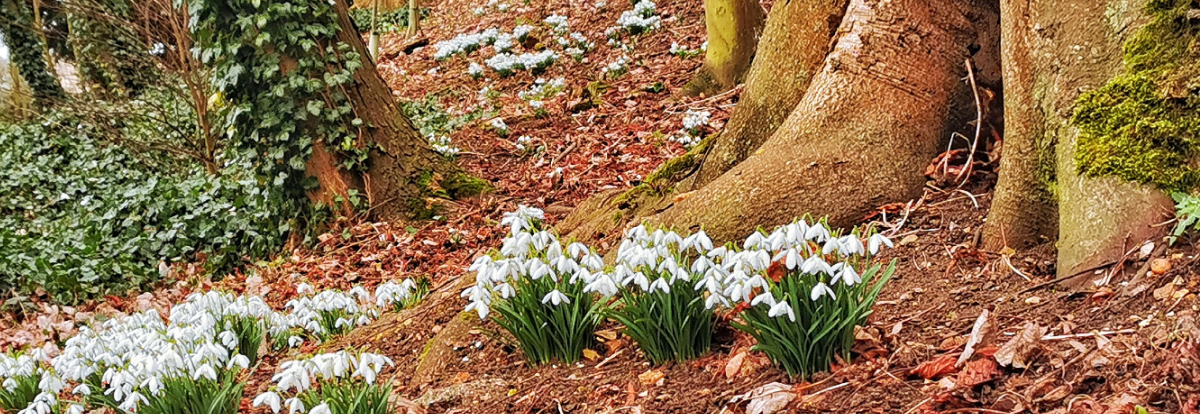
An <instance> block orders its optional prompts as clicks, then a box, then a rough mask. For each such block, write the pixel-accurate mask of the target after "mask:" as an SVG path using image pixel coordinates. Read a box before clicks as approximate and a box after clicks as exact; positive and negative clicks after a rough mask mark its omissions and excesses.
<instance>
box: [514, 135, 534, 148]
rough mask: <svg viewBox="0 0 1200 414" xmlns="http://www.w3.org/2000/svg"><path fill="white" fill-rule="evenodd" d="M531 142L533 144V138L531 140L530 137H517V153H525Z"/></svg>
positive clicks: (515, 144)
mask: <svg viewBox="0 0 1200 414" xmlns="http://www.w3.org/2000/svg"><path fill="white" fill-rule="evenodd" d="M531 142H533V138H530V137H529V135H521V136H519V137H517V142H515V143H513V146H515V147H517V151H525V149H526V148H527V147H528V145H529V144H530V143H531Z"/></svg>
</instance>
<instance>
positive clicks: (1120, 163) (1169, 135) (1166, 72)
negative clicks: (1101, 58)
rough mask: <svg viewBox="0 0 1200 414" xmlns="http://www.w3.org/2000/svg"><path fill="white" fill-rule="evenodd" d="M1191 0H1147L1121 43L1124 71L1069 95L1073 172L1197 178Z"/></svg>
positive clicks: (1184, 185)
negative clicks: (1075, 131)
mask: <svg viewBox="0 0 1200 414" xmlns="http://www.w3.org/2000/svg"><path fill="white" fill-rule="evenodd" d="M1192 3H1193V2H1192V0H1151V1H1149V2H1147V3H1146V12H1147V14H1148V15H1150V17H1151V22H1150V23H1148V24H1146V25H1145V26H1143V27H1142V28H1141V29H1139V30H1138V32H1137V33H1136V34H1135V35H1134V36H1132V37H1131V38H1129V39H1128V40H1127V41H1126V42H1125V44H1124V57H1123V58H1124V63H1125V72H1124V73H1122V74H1121V75H1118V76H1117V77H1115V78H1113V79H1112V80H1110V81H1109V82H1108V83H1107V84H1105V85H1104V86H1102V87H1100V88H1098V89H1096V90H1093V91H1089V92H1087V93H1084V94H1083V95H1081V96H1080V97H1079V100H1078V101H1077V102H1076V107H1075V112H1074V115H1073V119H1072V121H1073V123H1074V124H1075V125H1076V126H1077V127H1079V140H1078V143H1077V151H1076V154H1075V159H1076V163H1077V164H1078V168H1079V173H1080V174H1083V175H1089V176H1103V175H1115V176H1118V177H1122V178H1125V179H1128V180H1131V181H1135V182H1139V183H1143V184H1153V185H1156V186H1158V187H1160V188H1163V189H1165V190H1173V191H1187V190H1191V189H1194V188H1196V187H1197V185H1198V184H1200V168H1198V166H1197V163H1196V162H1195V161H1196V158H1197V157H1196V156H1197V154H1200V141H1198V140H1200V36H1198V35H1200V24H1198V23H1197V22H1196V21H1194V20H1192V19H1189V18H1188V11H1189V10H1190V9H1191V6H1192Z"/></svg>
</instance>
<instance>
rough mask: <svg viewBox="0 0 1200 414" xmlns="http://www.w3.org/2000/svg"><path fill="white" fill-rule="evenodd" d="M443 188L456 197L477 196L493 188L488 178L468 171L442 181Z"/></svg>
mask: <svg viewBox="0 0 1200 414" xmlns="http://www.w3.org/2000/svg"><path fill="white" fill-rule="evenodd" d="M442 188H445V189H446V193H447V194H449V195H450V197H452V198H454V199H462V198H466V197H473V196H477V195H480V194H483V193H486V192H489V191H491V190H492V186H491V184H488V182H487V180H484V179H482V178H478V177H475V176H473V175H471V174H467V173H463V172H460V173H455V174H452V175H450V178H447V179H445V180H443V181H442Z"/></svg>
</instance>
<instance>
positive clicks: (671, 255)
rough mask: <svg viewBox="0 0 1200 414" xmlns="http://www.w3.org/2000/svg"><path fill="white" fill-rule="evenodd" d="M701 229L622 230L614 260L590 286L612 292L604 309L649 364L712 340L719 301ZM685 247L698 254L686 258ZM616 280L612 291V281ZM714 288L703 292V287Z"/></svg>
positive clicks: (690, 352)
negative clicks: (609, 269)
mask: <svg viewBox="0 0 1200 414" xmlns="http://www.w3.org/2000/svg"><path fill="white" fill-rule="evenodd" d="M712 248H713V245H712V240H710V239H709V238H708V235H706V234H704V231H700V232H698V233H696V234H694V235H690V236H687V237H682V236H680V235H679V234H677V233H675V232H673V231H663V230H661V229H658V230H654V232H649V231H648V230H647V229H646V228H645V227H644V226H640V225H639V226H637V227H634V228H632V229H630V230H628V231H626V233H625V238H624V239H623V240H622V241H621V244H620V247H618V249H617V259H616V265H615V266H614V268H613V270H612V272H611V273H609V274H607V275H602V276H601V277H602V278H609V279H611V280H607V281H606V280H603V279H600V280H599V281H597V282H596V283H594V285H598V287H596V288H593V289H591V290H594V291H596V292H598V293H601V294H605V295H611V294H613V293H618V295H619V296H618V297H619V299H618V300H617V301H616V303H615V304H614V305H613V307H612V308H611V310H609V311H608V312H607V314H608V316H609V317H610V318H612V319H613V320H615V321H617V322H618V323H620V324H621V325H624V326H625V331H624V332H625V335H628V336H629V337H630V338H632V339H633V340H634V341H635V342H637V343H638V346H639V347H640V348H641V349H642V352H644V353H645V354H646V358H647V359H649V360H650V362H651V363H653V364H656V365H657V364H662V363H664V362H667V361H671V360H674V361H679V362H682V361H686V360H689V359H693V358H696V357H698V356H700V355H702V354H704V353H705V352H708V350H709V347H710V346H711V344H712V335H713V329H712V326H713V322H714V320H715V319H716V316H715V313H714V311H713V309H712V308H714V307H715V306H716V305H717V304H719V303H720V301H721V296H719V293H720V284H719V280H711V279H712V278H711V276H712V275H715V274H716V273H715V272H717V268H716V266H715V265H714V263H713V262H712V261H711V260H709V259H708V257H706V256H704V254H705V253H707V252H708V251H710V250H712ZM689 251H691V252H692V253H694V255H695V256H698V257H697V258H696V259H695V261H692V260H691V259H690V258H689ZM614 284H615V285H616V286H615V287H616V289H615V291H614V289H613V287H614V286H613V285H614ZM706 287H714V288H715V289H716V293H717V294H715V295H714V294H710V295H708V297H707V299H706V297H705V288H706Z"/></svg>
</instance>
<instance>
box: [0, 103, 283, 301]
mask: <svg viewBox="0 0 1200 414" xmlns="http://www.w3.org/2000/svg"><path fill="white" fill-rule="evenodd" d="M97 105H100V104H97ZM161 115H162V116H171V117H174V116H176V115H178V114H176V113H174V112H172V113H170V114H161ZM134 118H135V117H133V116H130V117H123V118H120V119H122V121H121V122H117V121H112V122H114V123H116V124H118V125H117V126H118V127H119V132H118V135H119V136H120V137H122V138H121V139H125V140H127V142H125V143H126V144H128V145H115V144H113V143H112V142H111V139H114V138H113V136H112V134H113V133H112V132H111V128H113V127H114V126H113V125H98V124H95V123H93V122H91V121H88V120H86V119H81V118H79V117H75V116H69V115H65V114H63V113H49V114H47V115H46V116H44V117H43V118H42V119H39V120H37V121H33V122H28V123H23V124H3V125H0V290H2V291H4V292H14V291H15V292H17V293H18V294H21V293H30V292H33V291H35V289H37V288H42V289H44V290H45V291H46V292H47V293H48V294H49V295H50V296H51V298H52V299H53V300H55V301H57V302H63V303H74V302H77V301H80V300H84V299H88V298H95V297H100V296H103V295H106V294H110V293H115V294H119V293H121V292H123V291H125V290H127V289H130V288H142V287H147V286H148V285H149V284H150V283H153V282H155V281H157V280H159V279H160V278H161V277H162V274H161V273H160V270H159V267H160V263H161V262H167V263H170V262H175V261H184V260H194V259H196V258H197V256H199V255H202V256H204V261H203V263H204V266H205V267H206V268H207V269H208V270H210V271H219V270H224V269H228V268H230V267H232V266H234V265H236V264H239V263H241V261H242V260H243V258H245V257H250V258H259V257H264V256H266V255H268V254H270V253H273V252H274V251H275V250H276V249H278V248H279V247H280V246H282V245H283V243H284V242H285V238H286V236H287V235H288V234H289V233H290V230H291V226H292V224H293V223H294V221H292V220H291V219H289V218H288V217H295V216H294V214H295V213H294V212H293V213H286V215H280V214H277V211H275V210H273V207H272V206H271V205H270V204H268V203H266V202H265V200H264V199H263V198H261V197H258V196H256V194H261V193H262V192H263V190H262V189H261V188H260V187H259V183H258V182H257V181H255V180H245V179H243V178H242V177H243V176H242V175H239V174H238V173H237V172H236V171H232V170H231V171H228V172H226V173H225V174H223V175H221V176H212V175H209V174H208V173H207V172H206V171H205V169H204V167H203V165H201V164H200V163H199V162H196V161H194V160H191V159H182V158H175V157H173V156H170V155H166V154H164V153H162V152H158V151H145V150H139V149H138V148H141V147H140V145H142V144H131V143H130V142H132V141H140V140H141V138H138V137H141V136H145V135H148V134H150V131H152V130H154V131H158V130H161V129H162V128H161V126H159V127H155V126H154V125H151V124H146V123H142V122H140V121H135V120H134ZM113 119H116V118H113ZM110 120H111V119H110ZM98 122H99V121H98ZM159 134H160V135H162V134H161V133H159ZM156 139H157V140H159V141H156V142H155V143H153V144H152V145H156V146H159V145H167V144H169V143H170V142H173V141H171V140H172V139H173V138H171V137H170V136H169V134H168V136H165V137H164V136H160V137H159V138H156ZM163 140H166V141H165V142H166V143H164V142H163ZM147 145H151V144H147Z"/></svg>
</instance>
